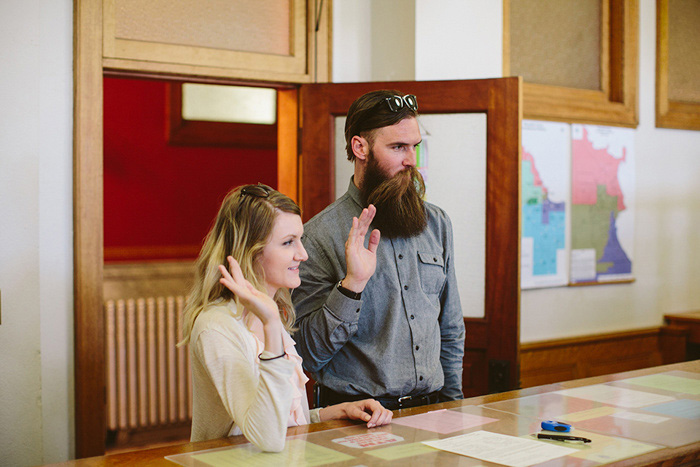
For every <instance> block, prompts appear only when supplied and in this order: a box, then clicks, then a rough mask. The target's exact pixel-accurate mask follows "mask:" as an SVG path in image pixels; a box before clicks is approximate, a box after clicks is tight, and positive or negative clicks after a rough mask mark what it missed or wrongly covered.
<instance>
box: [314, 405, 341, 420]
mask: <svg viewBox="0 0 700 467" xmlns="http://www.w3.org/2000/svg"><path fill="white" fill-rule="evenodd" d="M346 404H347V403H346V402H343V403H342V404H335V405H329V406H328V407H323V408H322V409H321V410H319V411H318V418H319V420H321V421H322V422H327V421H329V420H339V419H341V418H344V417H343V414H344V413H345V410H344V409H343V406H344V405H346Z"/></svg>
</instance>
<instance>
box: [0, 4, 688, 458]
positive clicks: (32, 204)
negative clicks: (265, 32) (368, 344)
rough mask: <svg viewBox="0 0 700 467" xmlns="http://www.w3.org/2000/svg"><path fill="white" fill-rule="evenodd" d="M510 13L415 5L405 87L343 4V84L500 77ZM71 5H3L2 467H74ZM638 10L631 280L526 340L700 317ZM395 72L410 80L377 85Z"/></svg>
mask: <svg viewBox="0 0 700 467" xmlns="http://www.w3.org/2000/svg"><path fill="white" fill-rule="evenodd" d="M500 3H501V2H499V1H493V0H464V1H458V0H414V1H406V4H409V5H410V6H411V7H412V8H415V12H414V13H413V14H411V12H410V11H408V12H406V11H404V12H403V14H402V15H400V16H401V17H402V18H408V19H407V20H406V21H407V23H410V19H411V18H414V21H415V37H414V42H413V43H412V44H411V43H410V40H409V39H404V42H405V43H406V49H405V50H401V51H393V53H394V55H393V56H395V57H405V56H406V54H407V53H408V52H406V51H407V50H408V51H410V50H413V51H414V52H413V53H415V62H414V63H415V71H414V72H413V75H411V72H410V70H405V69H403V68H401V67H399V66H397V67H394V69H390V70H389V71H387V70H386V69H385V70H373V69H372V68H373V62H372V54H373V53H374V54H375V56H377V55H376V54H385V56H390V55H387V54H389V53H390V52H392V51H391V50H390V49H389V48H388V47H387V46H386V43H384V42H382V43H379V44H374V43H373V42H372V40H377V39H373V37H377V35H376V33H372V28H375V29H376V28H379V27H381V24H378V22H372V21H371V20H370V15H371V13H372V11H373V7H372V4H371V3H370V0H335V2H334V11H333V15H334V21H333V22H334V34H335V37H334V43H333V51H334V58H333V70H334V72H333V79H334V81H336V82H343V81H346V82H353V81H369V80H382V79H423V80H425V79H469V78H483V77H497V76H500V74H501V59H502V58H501V56H502V52H501V37H502V11H501V6H500ZM402 5H403V3H402ZM72 7H73V5H72V2H70V1H68V0H53V1H49V0H43V1H42V0H3V1H2V2H0V43H2V44H3V46H2V47H1V48H0V63H2V64H3V66H2V71H1V72H0V108H2V110H3V111H2V113H0V148H2V152H1V153H0V219H1V220H0V245H1V247H0V291H1V300H2V302H1V305H2V312H1V317H2V318H1V319H2V321H1V324H0V354H1V355H2V358H0V422H1V423H0V453H2V454H1V456H2V458H1V460H0V463H1V464H3V465H5V464H6V465H13V466H14V465H17V466H22V465H36V464H41V463H49V462H59V461H61V460H66V459H69V458H72V457H73V455H74V453H73V445H74V439H73V433H74V426H73V412H74V401H73V355H72V352H73V344H72V342H73V333H72V329H73V321H72V316H73V295H72V290H73V281H72V264H73V263H72V255H73V245H72V215H73V214H72V146H71V145H72V142H71V141H72ZM640 10H641V24H640V88H639V95H640V99H639V104H640V105H639V107H640V125H639V127H638V128H637V130H636V138H635V148H636V157H637V164H636V170H637V173H636V179H637V205H636V206H637V211H636V219H635V227H636V241H635V248H634V251H635V265H634V271H635V274H636V277H637V281H636V282H635V283H633V284H630V285H606V286H598V287H585V288H556V289H544V290H536V291H526V292H524V293H523V296H522V340H523V341H524V342H528V341H534V340H541V339H552V338H557V337H564V336H577V335H585V334H590V333H597V332H607V331H615V330H622V329H632V328H639V327H644V326H652V325H658V324H660V323H661V319H662V315H663V313H665V312H677V311H686V310H692V309H700V287H698V286H697V284H698V277H700V234H698V232H700V189H698V188H697V186H698V182H697V181H698V180H700V149H698V148H700V132H691V131H680V130H662V129H657V128H655V127H654V54H655V50H654V47H655V29H654V28H655V2H654V1H653V0H641V2H640ZM384 15H386V13H384ZM404 32H405V31H404ZM379 36H380V37H381V34H379ZM444 44H454V45H452V46H449V47H445V45H444ZM382 47H383V48H382ZM392 47H396V45H395V44H392ZM378 49H381V50H378ZM407 60H408V59H407ZM399 69H403V71H401V73H405V74H406V76H391V77H389V76H386V77H383V76H382V75H383V74H387V73H389V72H390V71H391V72H392V73H393V72H394V71H396V70H399ZM409 75H411V76H409Z"/></svg>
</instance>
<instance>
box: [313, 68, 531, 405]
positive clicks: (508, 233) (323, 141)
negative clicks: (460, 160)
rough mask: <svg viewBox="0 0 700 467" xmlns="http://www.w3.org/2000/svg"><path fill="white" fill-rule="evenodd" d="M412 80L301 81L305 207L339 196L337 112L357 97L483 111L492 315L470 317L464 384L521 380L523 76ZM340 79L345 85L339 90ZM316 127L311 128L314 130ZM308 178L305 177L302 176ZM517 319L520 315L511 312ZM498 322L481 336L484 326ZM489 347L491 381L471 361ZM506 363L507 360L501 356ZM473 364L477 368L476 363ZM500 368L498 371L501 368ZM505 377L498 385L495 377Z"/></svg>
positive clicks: (436, 109) (490, 388) (490, 387)
mask: <svg viewBox="0 0 700 467" xmlns="http://www.w3.org/2000/svg"><path fill="white" fill-rule="evenodd" d="M464 83H465V82H464V81H435V82H430V81H422V82H420V81H411V82H408V81H406V82H376V83H343V84H336V83H330V84H313V85H302V86H301V91H300V97H299V99H300V105H301V127H302V132H303V137H302V138H301V139H302V142H303V144H302V149H301V153H302V154H301V168H300V180H301V183H300V185H301V191H300V197H301V206H302V210H303V214H304V219H305V220H307V219H309V218H311V217H312V216H313V215H315V214H316V213H318V212H320V211H321V210H322V209H323V208H325V207H326V206H327V205H328V204H330V203H331V202H333V201H334V199H335V187H334V184H335V182H334V173H335V171H334V166H335V158H334V154H335V139H334V137H333V134H334V128H335V125H334V118H335V117H337V116H342V115H345V114H346V113H347V109H348V108H349V107H350V104H351V103H352V101H353V100H354V99H355V98H357V97H359V96H360V95H362V94H364V93H366V92H368V91H372V90H375V89H399V90H401V91H402V92H406V93H413V94H415V95H417V96H418V101H419V112H420V113H423V114H435V113H454V112H462V113H463V112H468V113H485V114H486V116H487V118H486V133H487V145H486V153H487V154H486V157H487V161H486V232H485V236H486V256H485V298H484V307H485V310H488V311H489V314H488V315H489V317H490V318H489V319H488V320H487V319H486V318H465V324H466V326H467V328H466V329H467V337H466V342H465V356H464V370H463V371H464V377H463V383H462V384H463V389H464V390H465V397H469V396H472V395H479V394H473V392H481V393H486V392H495V391H502V390H509V389H516V388H518V387H519V363H518V362H519V347H520V225H521V224H520V222H521V208H520V189H521V188H520V165H521V156H520V154H521V152H520V151H521V139H520V121H521V119H522V79H521V78H519V77H515V78H499V79H484V80H470V81H469V86H465V85H464ZM341 86H342V91H341V90H340V89H341ZM312 131H313V134H312V133H311V132H312ZM305 181H308V182H306V183H304V182H305ZM513 318H515V319H513ZM489 326H490V327H493V329H492V331H491V332H490V334H489V338H488V342H483V339H484V338H483V337H482V336H485V335H486V329H487V327H489ZM483 348H486V349H487V355H488V359H489V361H488V364H489V368H488V369H485V368H480V369H479V370H482V372H483V373H484V374H485V373H488V374H489V383H488V384H487V383H486V382H483V381H471V379H470V375H471V374H472V371H471V369H472V365H478V364H480V363H479V362H483V361H484V359H483V358H481V357H483V355H482V354H483V350H477V349H483ZM502 362H509V363H506V364H504V363H502ZM475 370H476V369H475ZM499 372H500V374H497V373H499ZM492 377H493V378H494V379H493V381H499V378H500V381H501V384H497V383H493V381H492Z"/></svg>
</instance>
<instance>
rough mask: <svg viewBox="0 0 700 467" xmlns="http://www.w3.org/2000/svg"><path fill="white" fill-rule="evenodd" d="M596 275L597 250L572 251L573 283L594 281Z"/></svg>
mask: <svg viewBox="0 0 700 467" xmlns="http://www.w3.org/2000/svg"><path fill="white" fill-rule="evenodd" d="M595 275H596V272H595V250H594V249H593V248H585V249H581V250H571V281H572V282H575V281H594V280H595V277H596V276H595Z"/></svg>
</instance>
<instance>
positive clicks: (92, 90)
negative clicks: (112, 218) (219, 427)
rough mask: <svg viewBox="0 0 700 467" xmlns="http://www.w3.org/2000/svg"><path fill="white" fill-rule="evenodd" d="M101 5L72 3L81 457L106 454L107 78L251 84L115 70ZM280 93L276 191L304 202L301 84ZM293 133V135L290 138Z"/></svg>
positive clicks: (282, 86) (281, 87) (82, 0)
mask: <svg viewBox="0 0 700 467" xmlns="http://www.w3.org/2000/svg"><path fill="white" fill-rule="evenodd" d="M102 10H103V9H102V2H101V1H99V0H98V1H95V0H77V1H75V2H74V3H73V18H74V24H73V30H74V37H73V50H74V57H73V61H74V67H73V91H74V96H73V97H74V107H73V122H74V128H73V229H74V232H73V265H74V268H73V296H74V315H73V316H74V323H73V327H74V355H73V358H74V372H75V373H74V382H75V387H74V394H75V399H74V405H75V407H74V414H75V457H76V458H83V457H90V456H96V455H103V454H104V452H105V447H106V445H105V436H106V429H107V428H106V411H105V409H106V382H105V381H106V380H105V375H106V370H105V368H106V362H105V356H104V342H105V329H104V316H103V313H102V308H103V303H102V302H103V300H102V297H103V266H104V243H103V236H104V232H103V230H104V212H103V190H104V183H103V170H104V167H103V142H104V138H103V114H104V112H103V110H104V108H103V78H104V76H105V75H106V74H110V75H114V76H124V77H130V78H157V79H171V80H186V81H188V82H200V83H219V84H250V82H246V81H243V80H240V79H236V78H212V77H205V76H190V75H175V74H172V73H171V74H162V75H161V74H158V73H155V72H145V73H144V72H139V71H114V70H112V71H111V72H110V70H107V69H106V68H105V67H104V62H103V56H102V39H103V31H102V24H103V23H102V21H103V16H102V15H103V11H102ZM258 83H259V84H265V85H269V86H271V87H276V88H277V89H278V106H279V110H278V111H279V112H284V115H285V117H284V118H282V119H280V121H279V122H278V123H279V124H278V128H279V133H278V138H279V140H278V144H279V147H278V154H279V156H278V171H279V173H280V176H279V177H278V184H279V186H278V188H279V189H280V190H281V191H283V192H285V193H287V194H288V195H290V196H291V197H292V198H294V199H298V196H297V195H298V182H297V151H296V149H297V145H296V135H297V132H296V125H297V112H296V110H295V109H296V105H297V84H294V83H281V82H279V81H276V82H265V83H263V82H260V81H259V82H258ZM289 128H294V130H293V131H290V130H289Z"/></svg>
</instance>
